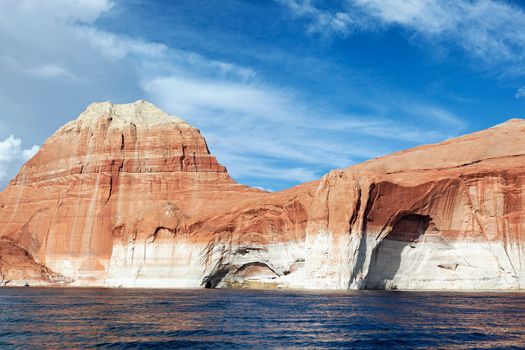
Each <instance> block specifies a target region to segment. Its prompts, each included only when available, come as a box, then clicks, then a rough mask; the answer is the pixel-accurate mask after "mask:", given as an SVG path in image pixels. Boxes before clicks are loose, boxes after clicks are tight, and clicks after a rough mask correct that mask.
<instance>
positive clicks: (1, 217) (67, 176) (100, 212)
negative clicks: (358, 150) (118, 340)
mask: <svg viewBox="0 0 525 350" xmlns="http://www.w3.org/2000/svg"><path fill="white" fill-rule="evenodd" d="M524 136H525V122H524V121H522V120H511V121H509V122H507V123H505V124H502V125H499V126H496V127H494V128H491V129H487V130H485V131H481V132H478V133H474V134H471V135H467V136H464V137H460V138H456V139H452V140H448V141H445V142H443V143H440V144H435V145H427V146H421V147H417V148H414V149H411V150H407V151H403V152H398V153H395V154H392V155H390V156H387V157H384V158H379V159H374V160H371V161H368V162H365V163H363V164H360V165H357V166H353V167H350V168H347V169H345V170H334V171H332V172H330V173H329V174H327V175H325V176H324V177H323V178H322V179H321V180H319V181H314V182H310V183H306V184H303V185H300V186H297V187H294V188H291V189H288V190H285V191H282V192H278V193H268V192H264V191H260V190H257V189H252V188H249V187H246V186H243V185H240V184H237V183H236V182H235V181H234V180H232V179H231V178H230V177H229V175H228V174H227V172H226V169H225V168H224V167H223V166H222V165H220V164H219V163H218V162H217V160H216V159H215V157H213V156H212V155H211V154H210V152H209V150H208V147H207V146H206V142H205V140H204V138H203V137H202V136H201V135H200V133H199V131H198V130H197V129H195V128H193V127H192V126H190V125H188V124H187V123H185V122H184V121H183V120H181V119H179V118H177V117H173V116H169V115H167V114H166V113H164V112H162V111H161V110H159V109H158V108H156V107H155V106H153V105H152V104H150V103H148V102H145V101H137V102H135V103H132V104H125V105H113V104H111V103H109V102H105V103H96V104H92V105H90V106H89V107H88V108H87V110H86V111H85V112H83V113H82V114H81V115H80V116H79V117H78V118H77V119H76V120H74V121H72V122H70V123H68V124H66V125H65V126H64V127H62V128H61V129H59V130H58V131H57V132H56V133H55V134H54V135H53V136H51V137H50V138H49V139H48V140H47V141H46V143H45V144H44V145H43V146H42V148H41V150H40V151H39V152H38V153H37V154H36V155H35V156H34V157H33V158H32V159H31V160H29V161H28V162H27V163H26V164H25V165H24V166H23V167H22V169H21V170H20V172H19V173H18V175H17V176H16V177H15V178H14V179H13V180H12V181H11V182H10V184H9V186H8V187H7V188H6V189H5V190H4V191H3V192H2V193H1V194H0V252H1V255H0V278H1V283H2V284H7V285H16V284H18V285H20V284H24V283H26V282H30V283H31V284H51V285H54V284H61V285H73V286H78V285H80V286H111V287H145V288H151V287H169V288H200V287H208V288H221V287H234V288H299V289H301V288H306V289H348V288H350V289H363V288H367V289H437V290H439V289H519V288H524V282H522V281H525V273H524V271H525V267H524V263H522V259H521V256H522V255H523V254H524V253H525V251H524V239H525V237H524V233H523V232H524V228H523V226H524V224H525V220H524V217H523V201H524V196H523V194H522V192H523V185H522V183H523V178H524V174H525V172H524V170H523V164H525V163H524V160H525V142H524Z"/></svg>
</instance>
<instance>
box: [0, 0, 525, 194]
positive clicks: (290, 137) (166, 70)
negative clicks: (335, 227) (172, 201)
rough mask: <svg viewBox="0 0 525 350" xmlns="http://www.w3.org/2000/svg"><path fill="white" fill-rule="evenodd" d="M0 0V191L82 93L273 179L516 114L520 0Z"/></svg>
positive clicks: (524, 21)
mask: <svg viewBox="0 0 525 350" xmlns="http://www.w3.org/2000/svg"><path fill="white" fill-rule="evenodd" d="M0 6H1V7H2V9H1V11H0V76H2V79H0V187H3V186H5V184H6V183H7V182H8V181H9V179H10V178H12V177H13V176H14V175H15V174H16V172H17V171H18V168H19V166H20V165H21V164H22V163H23V162H24V161H25V160H26V159H27V158H28V157H30V156H31V155H32V154H34V152H35V151H36V150H37V149H38V147H39V145H42V144H43V142H44V141H45V139H46V138H47V137H48V136H50V135H51V134H52V133H53V132H54V131H55V130H56V129H58V128H59V127H60V126H61V125H63V124H64V123H65V122H67V121H69V120H71V119H74V118H75V117H76V116H77V115H78V114H79V113H80V112H81V111H82V110H83V109H84V108H85V107H86V106H87V105H88V104H89V103H91V102H93V101H106V100H111V101H113V102H115V103H125V102H132V101H134V100H137V99H146V100H150V101H151V102H153V103H155V104H157V105H158V106H159V107H161V108H163V109H165V110H167V111H168V112H170V113H172V114H175V115H178V116H180V117H182V118H183V119H185V120H187V121H188V122H189V123H191V124H193V125H194V126H196V127H198V128H199V129H200V130H201V131H202V133H203V134H204V136H205V137H206V139H207V141H208V144H209V146H210V149H211V151H212V152H213V153H214V154H215V155H216V156H217V158H218V159H219V161H220V162H221V163H222V164H223V165H225V166H226V167H227V168H228V171H229V172H230V174H231V175H232V176H233V177H234V178H235V179H236V180H237V181H239V182H241V183H245V184H248V185H251V186H259V187H263V188H266V189H271V190H280V189H283V188H287V187H290V186H293V185H295V184H298V183H301V182H305V181H309V180H313V179H317V178H320V177H321V176H322V175H323V174H324V173H326V172H328V171H329V170H331V169H335V168H344V167H347V166H349V165H352V164H355V163H359V162H362V161H364V160H367V159H370V158H373V157H378V156H382V155H386V154H388V153H391V152H394V151H397V150H401V149H405V148H409V147H413V146H416V145H419V144H424V143H431V142H438V141H441V140H444V139H447V138H450V137H454V136H458V135H461V134H465V133H469V132H472V131H476V130H480V129H484V128H487V127H490V126H493V125H495V124H498V123H501V122H503V121H505V120H507V119H510V118H517V117H524V114H525V113H524V111H525V109H524V108H525V7H523V2H520V1H496V0H477V1H475V0H473V1H438V0H420V1H415V0H391V1H380V0H341V1H336V0H334V1H314V0H312V1H303V0H277V1H271V0H268V1H226V0H214V1H211V0H209V1H193V0H179V1H169V2H168V1H140V0H130V1H123V0H120V1H119V0H113V1H111V0H75V1H72V0H42V1H36V0H35V1H27V0H5V1H3V2H2V3H1V4H0Z"/></svg>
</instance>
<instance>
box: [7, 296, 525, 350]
mask: <svg viewBox="0 0 525 350" xmlns="http://www.w3.org/2000/svg"><path fill="white" fill-rule="evenodd" d="M0 347H2V348H22V349H57V348H115V349H121V348H122V349H135V348H162V349H164V348H191V349H212V348H213V349H237V348H256V349H266V348H279V349H286V348H293V349H340V348H355V349H378V348H388V349H428V348H440V349H471V348H472V349H474V348H475V349H479V348H487V349H488V348H498V349H519V348H525V294H520V293H435V292H385V291H355V292H352V291H350V292H339V293H326V292H291V291H253V290H218V289H217V290H207V289H199V290H148V289H81V288H79V289H72V288H57V289H52V288H33V287H31V288H1V289H0Z"/></svg>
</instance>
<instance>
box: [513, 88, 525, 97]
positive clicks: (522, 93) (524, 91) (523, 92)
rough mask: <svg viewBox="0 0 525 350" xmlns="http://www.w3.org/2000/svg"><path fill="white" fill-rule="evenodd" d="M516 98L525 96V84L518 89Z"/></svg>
mask: <svg viewBox="0 0 525 350" xmlns="http://www.w3.org/2000/svg"><path fill="white" fill-rule="evenodd" d="M515 97H516V98H524V97H525V86H522V87H520V88H519V89H518V91H516V95H515Z"/></svg>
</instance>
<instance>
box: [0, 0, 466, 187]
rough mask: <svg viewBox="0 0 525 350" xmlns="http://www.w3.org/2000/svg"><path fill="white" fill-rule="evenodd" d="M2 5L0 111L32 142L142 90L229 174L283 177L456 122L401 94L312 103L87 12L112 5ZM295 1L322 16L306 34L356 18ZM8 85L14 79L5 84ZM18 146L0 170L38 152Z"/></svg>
mask: <svg viewBox="0 0 525 350" xmlns="http://www.w3.org/2000/svg"><path fill="white" fill-rule="evenodd" d="M7 3H8V5H9V6H8V8H9V10H10V11H0V63H1V64H0V76H2V77H3V80H2V81H3V82H4V84H3V85H2V83H1V82H0V89H1V90H2V91H1V92H2V93H1V94H0V105H2V108H3V115H5V116H11V115H12V116H13V117H12V118H11V125H7V126H6V128H7V130H9V132H10V133H13V134H16V135H19V136H20V138H22V139H24V140H28V139H31V137H35V136H34V135H35V134H38V135H39V137H40V140H39V141H38V142H35V143H40V142H41V141H43V138H44V137H47V136H49V134H51V133H52V132H53V131H54V130H55V129H56V128H58V127H59V126H61V125H62V124H64V123H65V122H66V121H68V120H70V119H72V118H74V117H75V116H76V115H77V114H78V112H80V111H81V110H82V108H83V107H84V106H86V105H87V104H88V103H91V102H93V101H96V100H108V99H109V100H113V101H114V102H129V101H130V100H136V99H139V98H145V97H146V96H147V98H148V99H150V100H152V102H154V103H156V104H158V105H159V106H160V107H162V108H164V109H166V110H167V111H169V112H171V113H174V114H178V115H180V116H181V117H183V118H184V119H186V120H188V121H189V122H190V123H191V124H193V125H195V126H196V127H199V128H201V129H202V130H203V134H204V136H205V137H206V138H207V140H208V143H209V145H210V148H211V150H212V152H213V153H214V154H215V155H216V156H217V157H218V159H219V161H220V162H221V163H223V164H224V165H225V166H227V167H228V170H229V172H230V173H231V174H232V175H233V176H234V177H235V178H236V179H237V180H239V181H241V182H246V181H247V180H248V179H249V180H250V181H251V183H252V184H253V183H255V181H254V179H260V180H261V184H262V185H264V184H265V183H267V181H266V182H265V180H273V183H284V184H286V185H289V184H294V183H297V182H304V181H309V180H313V179H315V178H319V177H320V176H322V175H323V173H324V172H325V171H328V170H330V169H333V168H338V167H345V166H348V165H351V164H353V163H355V162H357V161H360V160H363V159H368V158H371V157H376V156H379V155H382V154H386V153H388V152H389V151H392V150H396V149H397V147H398V145H397V144H396V142H397V143H400V142H405V143H412V144H413V143H420V142H433V141H437V140H439V139H441V138H443V137H445V136H449V135H448V134H445V133H443V132H440V131H439V130H442V129H443V125H445V126H447V128H450V129H452V130H457V129H458V128H460V127H461V125H460V123H459V122H458V120H460V119H459V118H457V117H455V116H454V115H453V113H451V112H448V111H446V110H444V109H442V108H439V107H438V106H427V105H424V104H421V103H416V102H414V101H413V100H414V99H413V98H408V97H407V98H405V99H404V100H403V103H400V102H398V101H399V100H401V99H399V98H396V99H393V98H390V99H388V98H385V97H384V96H379V97H376V96H374V97H370V98H369V100H370V101H365V102H366V103H370V104H371V105H374V106H376V107H377V108H376V110H377V111H371V113H370V114H371V116H366V117H362V116H356V115H352V114H344V113H340V112H338V111H337V110H332V109H330V108H326V109H323V108H321V107H320V106H319V105H317V103H318V102H319V101H318V100H317V99H315V98H311V97H308V96H301V95H300V94H299V92H297V91H294V90H292V89H290V88H287V87H283V86H277V85H275V84H271V83H269V82H267V81H265V79H264V77H263V76H261V75H260V73H258V72H257V71H256V70H255V69H254V68H252V67H246V66H241V65H238V64H236V63H233V62H226V61H221V60H216V59H212V58H209V57H206V56H203V55H200V54H197V53H194V52H190V51H186V50H182V49H179V48H176V47H168V46H166V45H164V44H159V43H154V42H150V41H148V40H145V39H142V38H135V37H129V36H125V35H121V34H116V33H113V32H109V31H103V30H101V29H100V28H98V27H97V25H96V24H97V23H96V20H97V18H99V17H100V16H102V15H108V16H111V11H110V10H111V8H112V6H113V5H112V3H111V2H109V1H104V0H95V1H88V0H85V1H81V0H76V1H66V0H56V1H51V0H43V1H42V2H35V1H14V0H7ZM290 3H295V2H290ZM301 4H302V5H303V7H302V9H299V10H300V11H304V12H305V13H308V12H310V13H311V14H312V15H314V16H318V17H319V20H318V21H317V22H316V23H315V26H312V28H311V30H312V31H316V30H320V29H321V28H324V27H326V26H329V27H330V30H332V31H334V32H339V33H344V32H345V31H346V30H347V28H349V27H348V26H349V25H350V23H351V22H352V21H356V19H355V18H353V17H352V18H350V17H351V16H350V17H349V15H347V14H346V12H344V11H341V12H338V13H335V14H331V13H328V12H326V11H321V10H317V9H316V8H315V7H313V6H312V5H311V3H310V2H308V1H306V2H303V3H301ZM0 6H1V5H0ZM8 12H9V13H8ZM12 28H17V30H12ZM5 82H16V84H13V86H14V88H10V87H9V88H8V87H7V84H5ZM144 95H146V96H144ZM390 95H391V94H390ZM20 101H31V102H27V103H23V104H21V103H20ZM361 102H363V101H361ZM405 105H406V106H408V105H412V106H419V108H420V111H421V113H422V114H424V115H423V116H422V118H421V119H422V120H424V121H425V125H424V126H421V125H417V123H416V124H415V123H414V122H413V120H412V119H411V118H412V117H413V112H411V111H410V110H409V109H408V108H405V109H403V108H404V107H403V106H405ZM379 110H380V111H379ZM378 111H379V112H378ZM57 115H60V117H56V116H57ZM392 115H396V118H397V119H398V121H397V122H394V121H392V119H391V118H392ZM46 117H52V118H53V119H49V120H47V119H46ZM24 118H26V119H24ZM403 118H404V119H403ZM455 118H456V119H457V120H456V119H455ZM27 124H30V125H33V128H30V129H29V128H27V127H25V125H27ZM42 130H44V131H42ZM451 132H452V131H451ZM13 140H17V139H15V138H13ZM10 142H11V141H10ZM15 143H16V142H15ZM18 147H19V149H18V151H16V152H15V154H18V155H17V156H16V157H15V160H11V161H9V164H10V166H9V167H8V168H6V167H5V166H4V167H3V169H4V172H5V171H7V170H5V169H9V170H8V171H7V175H3V176H4V178H8V177H11V176H12V175H14V172H16V170H17V166H14V164H18V163H16V162H19V163H21V162H22V161H23V160H22V159H24V157H25V158H27V157H29V156H30V155H31V154H33V153H34V152H35V151H36V150H37V148H32V149H27V150H22V149H21V146H20V144H19V145H18ZM9 149H11V150H12V149H15V150H16V145H15V146H14V148H13V147H11V148H9ZM6 152H7V151H6ZM6 154H8V153H6ZM6 162H7V161H6ZM2 164H7V163H5V162H4V163H2ZM0 183H2V182H1V181H0ZM266 187H267V186H266Z"/></svg>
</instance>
